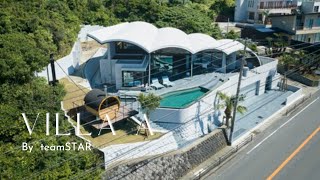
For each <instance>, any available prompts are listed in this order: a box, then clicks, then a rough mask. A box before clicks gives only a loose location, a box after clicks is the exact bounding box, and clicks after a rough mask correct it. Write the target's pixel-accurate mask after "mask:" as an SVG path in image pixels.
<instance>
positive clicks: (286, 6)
mask: <svg viewBox="0 0 320 180" xmlns="http://www.w3.org/2000/svg"><path fill="white" fill-rule="evenodd" d="M262 2H263V1H262ZM280 2H282V3H280ZM295 8H297V5H296V4H287V3H286V1H273V2H271V3H270V2H269V1H267V2H266V1H264V2H263V3H261V1H260V4H258V9H295Z"/></svg>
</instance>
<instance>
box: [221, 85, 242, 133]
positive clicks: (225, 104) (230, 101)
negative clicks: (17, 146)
mask: <svg viewBox="0 0 320 180" xmlns="http://www.w3.org/2000/svg"><path fill="white" fill-rule="evenodd" d="M217 98H219V99H220V100H221V101H222V102H221V103H219V104H217V105H216V107H215V109H217V110H219V109H224V114H225V117H224V118H225V119H226V124H227V127H228V128H230V121H231V119H232V112H233V108H234V102H235V100H236V97H235V96H228V95H227V94H225V93H223V92H220V91H219V92H217ZM244 98H245V97H244V96H240V97H239V99H238V100H239V102H242V101H244ZM246 111H247V108H246V107H245V106H241V105H238V107H237V112H239V113H241V114H243V113H245V112H246Z"/></svg>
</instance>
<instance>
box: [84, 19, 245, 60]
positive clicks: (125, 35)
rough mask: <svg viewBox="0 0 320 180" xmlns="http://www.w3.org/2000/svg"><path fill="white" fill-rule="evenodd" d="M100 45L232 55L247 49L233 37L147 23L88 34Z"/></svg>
mask: <svg viewBox="0 0 320 180" xmlns="http://www.w3.org/2000/svg"><path fill="white" fill-rule="evenodd" d="M88 36H89V37H91V38H93V39H95V40H96V41H98V42H99V43H100V44H104V43H109V42H116V41H122V42H127V43H131V44H134V45H136V46H139V47H141V48H142V49H144V50H145V51H146V52H148V53H151V52H154V51H156V50H159V49H163V48H170V47H172V48H181V49H184V50H187V51H189V52H190V53H192V54H195V53H197V52H200V51H203V50H209V49H216V50H219V51H222V52H224V53H226V54H227V55H228V54H231V53H233V52H236V51H239V50H241V49H243V48H244V45H243V44H241V43H240V42H238V41H235V40H231V39H223V40H215V39H214V38H212V37H210V36H208V35H206V34H201V33H194V34H189V35H188V34H186V33H185V32H183V31H181V30H179V29H176V28H172V27H166V28H157V27H155V26H154V25H152V24H150V23H146V22H140V21H136V22H131V23H128V22H126V23H121V24H117V25H114V26H109V27H105V28H102V29H100V30H97V31H93V32H90V33H88Z"/></svg>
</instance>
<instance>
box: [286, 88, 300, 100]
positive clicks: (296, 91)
mask: <svg viewBox="0 0 320 180" xmlns="http://www.w3.org/2000/svg"><path fill="white" fill-rule="evenodd" d="M288 90H289V91H293V92H294V93H293V94H291V95H290V96H288V97H287V100H286V105H288V104H291V103H292V102H294V101H296V100H297V98H299V97H300V96H302V89H300V88H298V87H295V86H291V85H288Z"/></svg>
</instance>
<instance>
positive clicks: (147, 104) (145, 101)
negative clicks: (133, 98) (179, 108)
mask: <svg viewBox="0 0 320 180" xmlns="http://www.w3.org/2000/svg"><path fill="white" fill-rule="evenodd" d="M160 100H161V97H160V96H157V95H155V94H153V93H149V94H147V95H146V94H143V93H140V94H139V96H138V101H139V103H140V105H141V108H142V110H143V111H144V113H146V115H147V116H148V118H149V117H150V113H151V112H152V111H154V110H155V109H157V108H158V107H159V106H160Z"/></svg>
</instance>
